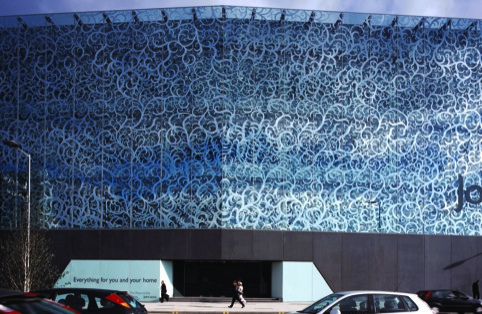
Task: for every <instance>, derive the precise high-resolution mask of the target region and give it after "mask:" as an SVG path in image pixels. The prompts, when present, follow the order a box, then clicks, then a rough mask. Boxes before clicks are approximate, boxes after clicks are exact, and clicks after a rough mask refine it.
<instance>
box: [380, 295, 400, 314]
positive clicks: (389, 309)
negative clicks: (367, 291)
mask: <svg viewBox="0 0 482 314" xmlns="http://www.w3.org/2000/svg"><path fill="white" fill-rule="evenodd" d="M373 302H374V303H375V313H395V312H405V305H404V303H403V301H402V298H401V296H399V295H392V294H374V295H373Z"/></svg>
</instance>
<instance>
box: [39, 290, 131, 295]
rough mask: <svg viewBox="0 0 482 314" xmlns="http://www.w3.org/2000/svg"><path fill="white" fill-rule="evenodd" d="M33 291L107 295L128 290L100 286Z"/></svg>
mask: <svg viewBox="0 0 482 314" xmlns="http://www.w3.org/2000/svg"><path fill="white" fill-rule="evenodd" d="M32 292H37V293H47V292H48V293H51V292H56V293H85V294H97V295H105V296H107V295H110V294H112V293H126V291H122V290H112V289H98V288H51V289H43V290H36V291H32Z"/></svg>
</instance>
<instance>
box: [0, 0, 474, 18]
mask: <svg viewBox="0 0 482 314" xmlns="http://www.w3.org/2000/svg"><path fill="white" fill-rule="evenodd" d="M219 5H227V6H246V7H271V8H283V9H301V10H321V11H335V12H355V13H371V14H393V15H414V16H433V17H451V18H473V19H482V0H203V1H200V0H197V1H196V0H0V16H10V15H14V16H18V15H29V14H50V13H70V12H89V11H110V10H133V9H151V8H175V7H192V6H219Z"/></svg>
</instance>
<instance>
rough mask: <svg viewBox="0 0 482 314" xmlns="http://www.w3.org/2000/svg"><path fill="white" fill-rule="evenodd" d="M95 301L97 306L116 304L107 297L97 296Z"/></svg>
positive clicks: (107, 306) (106, 306) (101, 307)
mask: <svg viewBox="0 0 482 314" xmlns="http://www.w3.org/2000/svg"><path fill="white" fill-rule="evenodd" d="M94 300H95V303H96V304H97V308H99V309H103V308H110V307H113V306H114V302H112V301H109V300H107V299H106V298H99V297H95V299H94Z"/></svg>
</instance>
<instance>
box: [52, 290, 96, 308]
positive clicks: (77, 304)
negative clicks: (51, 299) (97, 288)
mask: <svg viewBox="0 0 482 314" xmlns="http://www.w3.org/2000/svg"><path fill="white" fill-rule="evenodd" d="M55 301H57V302H59V303H61V304H65V305H67V306H68V307H70V308H73V309H74V310H77V311H80V310H84V309H87V308H88V306H89V297H88V296H87V295H86V294H82V293H59V294H58V295H57V297H56V298H55Z"/></svg>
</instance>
